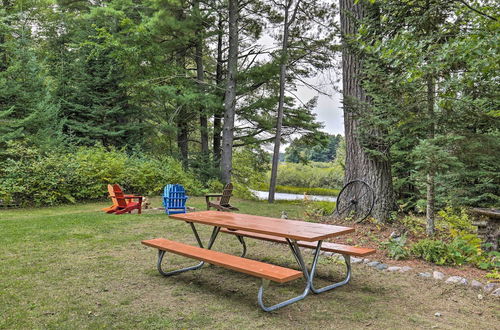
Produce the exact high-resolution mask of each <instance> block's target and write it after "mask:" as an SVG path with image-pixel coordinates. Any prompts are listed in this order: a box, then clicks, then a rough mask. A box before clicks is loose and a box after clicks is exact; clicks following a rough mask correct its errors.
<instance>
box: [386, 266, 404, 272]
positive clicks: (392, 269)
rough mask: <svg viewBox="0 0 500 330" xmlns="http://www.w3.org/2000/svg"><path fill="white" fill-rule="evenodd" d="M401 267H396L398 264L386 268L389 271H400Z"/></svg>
mask: <svg viewBox="0 0 500 330" xmlns="http://www.w3.org/2000/svg"><path fill="white" fill-rule="evenodd" d="M401 269H402V268H401V267H398V266H391V267H388V268H387V270H388V271H390V272H397V271H401Z"/></svg>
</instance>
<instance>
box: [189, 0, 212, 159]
mask: <svg viewBox="0 0 500 330" xmlns="http://www.w3.org/2000/svg"><path fill="white" fill-rule="evenodd" d="M193 6H194V11H195V13H196V15H197V16H199V17H200V16H201V14H200V2H199V1H198V0H196V1H195V2H194V4H193ZM198 24H199V27H200V28H198V29H197V30H196V46H195V56H194V57H195V62H196V80H197V82H198V85H199V86H200V92H201V91H202V90H203V80H204V72H203V35H202V31H201V27H202V24H201V19H200V20H199V22H198ZM200 142H201V153H202V154H203V155H208V119H207V114H206V113H205V109H204V107H203V106H201V105H200Z"/></svg>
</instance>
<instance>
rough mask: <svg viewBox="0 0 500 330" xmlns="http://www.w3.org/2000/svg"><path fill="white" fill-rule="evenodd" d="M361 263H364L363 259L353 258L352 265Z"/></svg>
mask: <svg viewBox="0 0 500 330" xmlns="http://www.w3.org/2000/svg"><path fill="white" fill-rule="evenodd" d="M360 262H363V259H362V258H356V257H351V264H359V263H360Z"/></svg>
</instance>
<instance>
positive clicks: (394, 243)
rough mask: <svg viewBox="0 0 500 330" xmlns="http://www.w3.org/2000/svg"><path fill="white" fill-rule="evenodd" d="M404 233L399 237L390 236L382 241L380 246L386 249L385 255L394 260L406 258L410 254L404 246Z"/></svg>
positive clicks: (405, 238)
mask: <svg viewBox="0 0 500 330" xmlns="http://www.w3.org/2000/svg"><path fill="white" fill-rule="evenodd" d="M406 240H407V237H406V234H404V235H401V237H399V238H390V239H389V241H387V242H382V243H381V245H382V248H384V249H386V250H387V256H388V257H389V258H391V259H395V260H403V259H407V258H408V257H409V256H410V251H409V250H408V248H407V247H406Z"/></svg>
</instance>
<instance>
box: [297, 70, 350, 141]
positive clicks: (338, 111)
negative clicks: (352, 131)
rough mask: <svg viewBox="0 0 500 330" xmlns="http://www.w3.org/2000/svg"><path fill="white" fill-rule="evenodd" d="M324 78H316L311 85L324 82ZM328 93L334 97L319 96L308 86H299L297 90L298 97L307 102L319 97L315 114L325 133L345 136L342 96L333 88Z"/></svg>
mask: <svg viewBox="0 0 500 330" xmlns="http://www.w3.org/2000/svg"><path fill="white" fill-rule="evenodd" d="M324 80H325V79H324V78H323V77H316V78H315V79H314V80H311V83H313V84H314V83H315V82H320V81H324ZM332 84H333V82H332ZM327 92H328V93H329V94H331V95H332V96H331V97H329V96H326V95H319V93H318V92H316V91H314V90H313V89H310V88H308V87H306V86H299V88H298V90H297V96H298V97H299V98H301V99H302V101H303V102H306V101H308V100H310V99H311V98H313V97H314V96H317V95H319V98H318V104H317V106H316V109H314V112H315V113H316V114H317V116H318V117H317V119H318V121H321V122H323V124H324V125H325V128H324V129H323V131H325V132H326V133H329V134H342V135H344V120H343V116H342V104H341V99H342V96H341V94H340V93H338V92H337V91H335V90H334V89H333V88H328V90H327Z"/></svg>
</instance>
